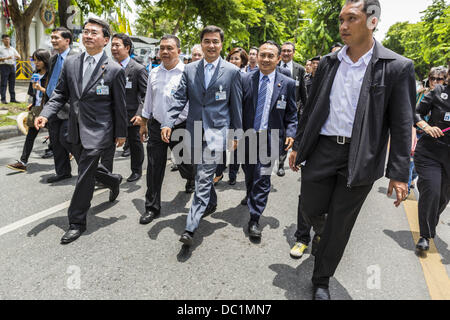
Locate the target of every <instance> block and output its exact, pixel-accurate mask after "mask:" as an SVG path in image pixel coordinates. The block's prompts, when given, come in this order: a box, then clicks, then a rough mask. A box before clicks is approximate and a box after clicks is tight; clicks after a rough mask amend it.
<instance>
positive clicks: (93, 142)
mask: <svg viewBox="0 0 450 320" xmlns="http://www.w3.org/2000/svg"><path fill="white" fill-rule="evenodd" d="M84 55H85V53H82V54H80V55H76V56H71V57H68V58H67V61H66V62H65V63H64V66H63V70H62V72H61V76H60V78H59V81H58V85H57V86H56V89H55V91H54V93H53V94H52V97H51V98H50V100H49V101H48V102H47V103H46V104H45V106H44V110H43V111H42V113H41V116H43V117H45V118H47V119H48V118H49V117H51V116H52V115H54V114H56V113H57V112H58V111H59V110H60V109H61V108H62V107H63V106H64V104H66V103H67V102H69V103H70V112H69V136H68V141H69V142H70V143H72V144H79V143H81V144H82V145H83V147H84V148H85V149H106V148H108V147H110V146H111V145H112V144H113V143H114V140H115V138H125V137H126V136H127V131H128V130H127V125H128V124H127V111H126V106H125V71H124V70H123V69H122V68H121V67H120V65H119V64H117V63H115V62H114V61H112V60H111V59H110V58H108V56H107V55H106V53H103V56H102V57H101V58H100V60H99V62H98V63H97V66H96V67H95V69H94V71H93V73H92V76H91V78H90V80H89V82H88V84H87V85H86V88H85V89H84V90H82V82H83V61H84ZM101 83H103V84H104V85H105V86H108V87H109V94H108V95H98V94H97V92H96V89H97V86H99V85H100V84H101Z"/></svg>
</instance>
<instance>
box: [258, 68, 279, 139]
mask: <svg viewBox="0 0 450 320" xmlns="http://www.w3.org/2000/svg"><path fill="white" fill-rule="evenodd" d="M263 77H264V74H263V73H262V72H261V71H260V72H259V86H258V93H259V90H260V89H261V84H262V82H263V81H262V78H263ZM267 77H268V78H269V82H267V91H266V103H265V104H264V112H263V116H262V119H261V126H260V130H267V129H268V127H269V114H270V103H271V101H272V94H273V88H274V86H275V71H273V72H272V73H271V74H269V75H267Z"/></svg>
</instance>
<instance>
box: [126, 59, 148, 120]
mask: <svg viewBox="0 0 450 320" xmlns="http://www.w3.org/2000/svg"><path fill="white" fill-rule="evenodd" d="M125 78H126V79H128V81H129V82H131V88H126V89H125V91H126V104H127V112H128V125H129V126H131V125H132V124H131V123H130V120H131V118H133V117H134V116H135V115H140V114H141V113H142V108H143V106H144V99H145V93H146V92H147V81H148V72H147V70H146V69H145V67H144V66H143V65H141V64H139V63H138V62H136V61H135V60H134V59H130V62H129V63H128V65H127V67H126V68H125Z"/></svg>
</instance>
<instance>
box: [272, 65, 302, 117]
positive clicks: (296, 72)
mask: <svg viewBox="0 0 450 320" xmlns="http://www.w3.org/2000/svg"><path fill="white" fill-rule="evenodd" d="M282 63H284V62H283V61H281V62H280V64H279V66H281V65H282ZM292 64H293V68H292V69H293V73H292V75H290V77H291V78H292V79H294V80H295V81H298V86H297V85H296V87H295V101H296V102H297V110H300V109H301V108H303V107H304V106H305V105H306V99H307V94H306V84H305V73H306V71H305V68H303V67H302V66H301V65H300V64H298V63H296V62H294V61H292ZM280 68H281V67H280ZM281 69H282V70H285V69H286V68H281Z"/></svg>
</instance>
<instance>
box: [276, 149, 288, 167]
mask: <svg viewBox="0 0 450 320" xmlns="http://www.w3.org/2000/svg"><path fill="white" fill-rule="evenodd" d="M284 149H285V147H284V148H281V149H280V159H279V162H278V168H279V169H281V168H284V163H285V162H286V158H287V153H288V152H287V151H286V150H284Z"/></svg>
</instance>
